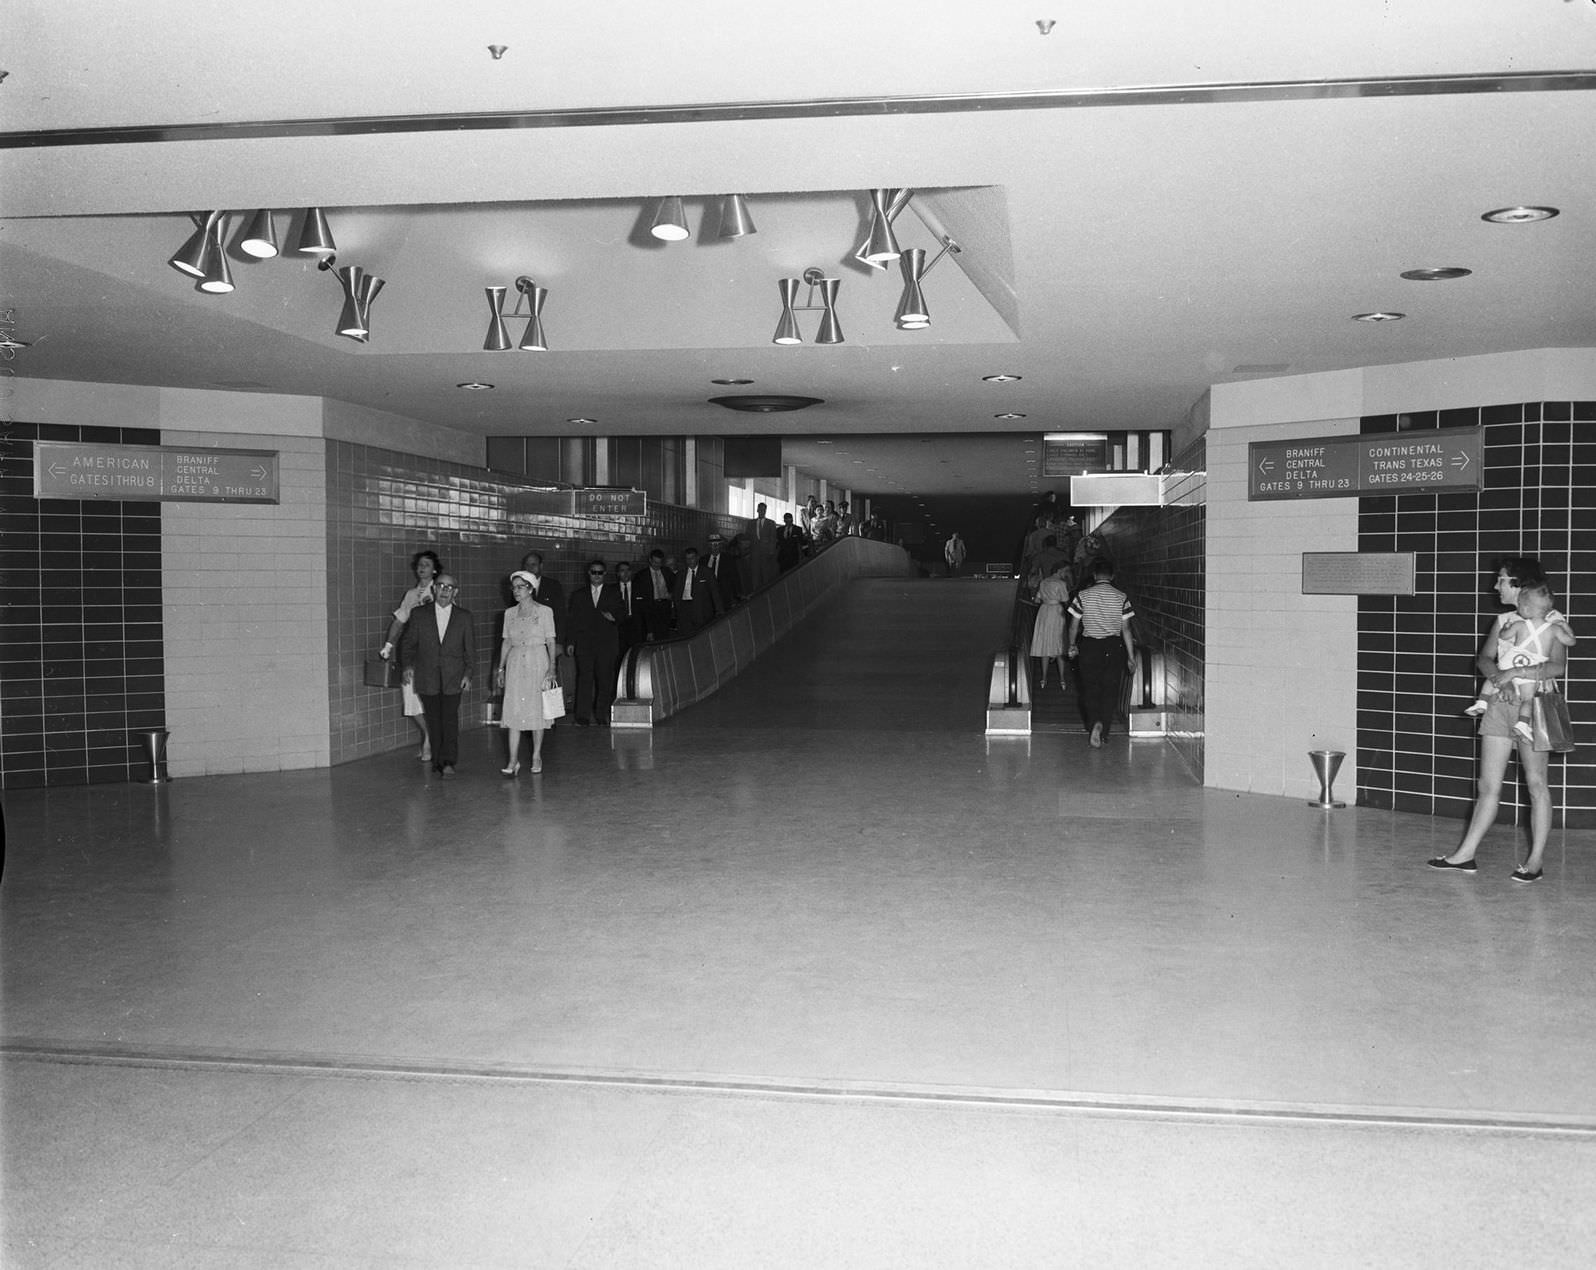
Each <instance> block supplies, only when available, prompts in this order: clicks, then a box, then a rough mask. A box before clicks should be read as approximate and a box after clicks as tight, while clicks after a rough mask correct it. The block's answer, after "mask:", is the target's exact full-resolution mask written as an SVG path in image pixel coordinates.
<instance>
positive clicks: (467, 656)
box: [399, 573, 477, 779]
mask: <svg viewBox="0 0 1596 1270" xmlns="http://www.w3.org/2000/svg"><path fill="white" fill-rule="evenodd" d="M433 586H434V589H435V591H436V598H435V599H434V600H433V604H432V610H431V611H430V612H428V611H425V610H423V611H422V612H419V613H414V614H412V615H411V620H410V621H409V622H407V623H405V633H404V638H403V639H402V640H401V641H400V644H399V649H400V653H399V656H400V660H401V662H402V663H403V665H404V668H405V673H404V681H405V682H406V683H407V684H410V686H411V687H412V688H414V689H415V693H416V695H417V696H418V697H420V698H421V712H422V714H423V715H425V716H426V720H427V732H428V735H430V736H431V737H432V770H433V771H435V772H437V773H439V774H440V775H441V776H443V777H444V778H445V779H449V778H451V777H453V776H454V765H455V764H456V763H458V762H459V761H460V694H461V693H463V692H464V691H465V690H466V689H467V688H469V687H470V686H471V668H472V667H473V666H475V665H476V660H477V645H476V637H475V635H474V633H473V631H472V629H471V611H470V610H469V609H467V608H466V607H464V606H463V605H460V604H456V603H455V602H454V598H455V596H456V595H457V594H458V593H459V590H460V587H459V584H458V583H457V582H456V581H455V579H454V575H453V574H449V573H440V574H439V575H438V578H437V581H436V582H435V583H434V584H433Z"/></svg>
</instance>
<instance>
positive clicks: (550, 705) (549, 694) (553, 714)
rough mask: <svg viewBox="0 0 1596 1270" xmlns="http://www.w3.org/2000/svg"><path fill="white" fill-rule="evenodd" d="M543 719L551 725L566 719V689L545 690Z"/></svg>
mask: <svg viewBox="0 0 1596 1270" xmlns="http://www.w3.org/2000/svg"><path fill="white" fill-rule="evenodd" d="M543 717H544V719H546V720H547V721H548V722H550V723H553V722H554V720H556V719H560V718H564V717H565V689H563V688H545V689H544V690H543Z"/></svg>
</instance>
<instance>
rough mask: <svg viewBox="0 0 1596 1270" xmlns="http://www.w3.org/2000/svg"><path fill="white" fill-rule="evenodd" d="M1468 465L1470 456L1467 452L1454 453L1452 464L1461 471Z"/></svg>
mask: <svg viewBox="0 0 1596 1270" xmlns="http://www.w3.org/2000/svg"><path fill="white" fill-rule="evenodd" d="M1468 465H1469V456H1468V455H1466V454H1454V455H1453V456H1452V466H1453V467H1455V468H1456V469H1457V470H1458V471H1459V472H1461V471H1463V470H1464V469H1465V468H1466V467H1468Z"/></svg>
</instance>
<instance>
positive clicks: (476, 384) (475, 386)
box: [455, 379, 493, 392]
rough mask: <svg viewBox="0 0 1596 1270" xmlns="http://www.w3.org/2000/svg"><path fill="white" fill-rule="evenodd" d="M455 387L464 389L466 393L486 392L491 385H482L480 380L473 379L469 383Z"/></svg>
mask: <svg viewBox="0 0 1596 1270" xmlns="http://www.w3.org/2000/svg"><path fill="white" fill-rule="evenodd" d="M455 387H456V388H464V389H465V390H466V391H467V392H486V391H487V390H488V389H489V388H492V387H493V385H492V384H484V383H482V382H481V381H480V380H476V379H473V380H472V381H471V382H470V383H466V384H456V385H455Z"/></svg>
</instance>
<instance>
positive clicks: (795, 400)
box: [709, 392, 825, 415]
mask: <svg viewBox="0 0 1596 1270" xmlns="http://www.w3.org/2000/svg"><path fill="white" fill-rule="evenodd" d="M824 400H825V398H823V397H788V396H782V395H779V394H765V393H752V392H749V393H739V394H738V395H737V396H735V397H711V398H710V399H709V401H710V404H711V405H714V406H725V407H726V409H728V410H738V411H741V412H743V413H744V414H756V415H768V414H780V413H783V412H785V411H788V410H803V409H805V408H806V407H808V406H818V405H820V403H821V402H822V401H824Z"/></svg>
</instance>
